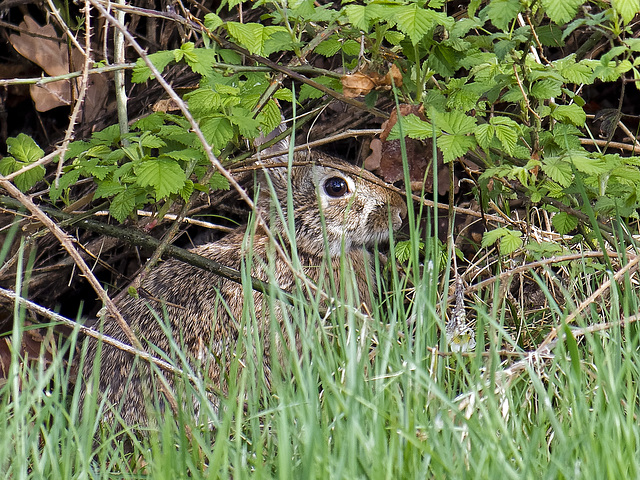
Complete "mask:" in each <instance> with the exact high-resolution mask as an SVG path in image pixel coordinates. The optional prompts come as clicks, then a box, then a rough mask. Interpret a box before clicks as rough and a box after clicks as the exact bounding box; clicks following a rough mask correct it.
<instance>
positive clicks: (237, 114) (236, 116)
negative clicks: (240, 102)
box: [229, 107, 260, 138]
mask: <svg viewBox="0 0 640 480" xmlns="http://www.w3.org/2000/svg"><path fill="white" fill-rule="evenodd" d="M252 116H253V114H252V113H251V111H250V110H247V109H245V108H242V107H234V108H233V109H232V111H231V115H230V116H229V120H230V121H231V123H232V124H234V125H236V126H237V127H238V130H239V132H240V135H241V136H243V137H245V138H254V137H257V136H258V134H259V133H260V132H259V130H258V129H259V128H260V121H259V120H257V119H254V118H252Z"/></svg>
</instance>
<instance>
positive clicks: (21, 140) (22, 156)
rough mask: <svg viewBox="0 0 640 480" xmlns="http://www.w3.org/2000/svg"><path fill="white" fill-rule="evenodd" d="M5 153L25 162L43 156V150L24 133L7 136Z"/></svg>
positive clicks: (33, 160) (31, 161)
mask: <svg viewBox="0 0 640 480" xmlns="http://www.w3.org/2000/svg"><path fill="white" fill-rule="evenodd" d="M7 153H9V155H11V156H12V157H13V158H15V159H16V160H17V161H19V162H23V163H25V164H29V163H33V162H35V161H37V160H40V159H41V158H42V157H43V156H44V150H42V149H41V148H40V147H39V146H38V144H37V143H36V142H35V140H34V139H33V138H31V137H30V136H28V135H25V134H24V133H20V134H18V136H17V137H9V138H7ZM12 173H13V172H12Z"/></svg>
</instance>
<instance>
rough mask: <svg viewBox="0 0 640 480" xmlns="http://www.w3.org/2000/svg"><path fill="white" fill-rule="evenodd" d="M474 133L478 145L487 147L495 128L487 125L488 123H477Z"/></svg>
mask: <svg viewBox="0 0 640 480" xmlns="http://www.w3.org/2000/svg"><path fill="white" fill-rule="evenodd" d="M474 135H475V136H476V141H477V142H478V145H480V146H481V147H482V148H484V149H487V148H489V145H490V144H491V140H493V137H494V135H495V130H494V128H493V125H489V124H488V123H483V124H481V125H477V126H476V129H475V131H474Z"/></svg>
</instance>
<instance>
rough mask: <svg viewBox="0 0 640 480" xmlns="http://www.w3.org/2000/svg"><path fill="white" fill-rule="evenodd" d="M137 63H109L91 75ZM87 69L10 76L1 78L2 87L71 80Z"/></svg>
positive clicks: (130, 66) (92, 69) (129, 67)
mask: <svg viewBox="0 0 640 480" xmlns="http://www.w3.org/2000/svg"><path fill="white" fill-rule="evenodd" d="M135 66H136V64H135V63H120V64H114V65H107V66H106V67H100V68H90V69H89V70H88V73H89V75H98V74H101V73H107V72H116V71H118V70H129V69H132V68H133V67H135ZM84 72H85V70H84V69H82V70H78V71H77V72H70V73H65V74H63V75H56V76H55V77H45V76H40V77H32V78H8V79H4V78H3V79H0V87H4V86H7V85H45V84H47V83H52V82H59V81H60V80H71V79H73V78H77V77H80V76H82V75H84Z"/></svg>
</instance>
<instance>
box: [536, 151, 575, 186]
mask: <svg viewBox="0 0 640 480" xmlns="http://www.w3.org/2000/svg"><path fill="white" fill-rule="evenodd" d="M542 171H543V172H544V173H546V174H547V175H549V177H550V178H551V179H552V180H553V181H554V182H557V183H559V184H560V185H562V186H563V187H568V186H569V185H571V182H572V181H573V172H572V171H571V164H570V163H569V162H567V161H566V160H563V159H561V158H559V157H548V158H545V159H544V161H543V162H542Z"/></svg>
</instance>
